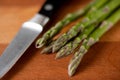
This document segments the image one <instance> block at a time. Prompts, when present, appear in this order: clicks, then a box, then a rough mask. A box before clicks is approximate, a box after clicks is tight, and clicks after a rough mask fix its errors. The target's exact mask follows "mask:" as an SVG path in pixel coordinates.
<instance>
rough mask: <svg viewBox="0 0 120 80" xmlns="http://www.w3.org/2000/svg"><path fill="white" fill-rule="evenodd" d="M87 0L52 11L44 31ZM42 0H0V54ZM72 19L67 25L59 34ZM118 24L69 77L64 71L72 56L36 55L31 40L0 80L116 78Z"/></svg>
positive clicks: (73, 0) (119, 39)
mask: <svg viewBox="0 0 120 80" xmlns="http://www.w3.org/2000/svg"><path fill="white" fill-rule="evenodd" d="M89 2H90V0H70V2H68V3H67V5H63V6H62V7H61V8H60V9H59V11H58V12H56V14H55V17H54V18H53V19H52V21H51V22H50V23H49V25H47V26H46V28H45V30H44V32H45V31H46V30H47V29H48V28H50V27H51V26H52V25H54V23H56V22H57V21H58V20H60V19H61V18H63V17H64V15H66V14H67V13H69V12H72V11H75V10H77V9H80V8H82V7H84V6H85V5H86V4H88V3H89ZM43 3H44V0H24V1H22V0H12V1H11V0H0V54H2V52H3V51H4V49H5V48H6V47H7V45H8V44H9V43H10V42H11V40H12V38H13V37H14V36H15V35H16V33H17V32H18V30H19V28H20V26H21V24H22V23H23V22H24V21H26V20H28V19H30V18H31V17H32V16H34V14H35V13H36V12H37V11H38V10H39V8H41V6H42V4H43ZM78 21H79V20H78ZM76 22H77V21H74V22H73V23H71V24H69V25H67V26H66V27H65V28H64V29H63V30H62V32H61V33H60V34H62V33H63V32H65V31H67V30H68V29H69V28H70V27H71V26H72V25H74V24H75V23H76ZM119 26H120V22H119V23H117V24H116V25H115V26H114V27H113V28H112V29H111V30H110V31H108V32H107V33H106V34H105V35H104V36H103V37H102V38H101V40H100V42H98V43H97V44H95V45H94V46H93V47H92V48H91V49H90V50H89V52H88V53H87V54H86V55H85V57H84V58H83V61H82V63H81V65H80V66H79V68H78V71H77V73H76V75H75V76H73V77H71V78H70V77H69V76H68V74H67V66H68V63H69V60H70V58H71V57H72V55H70V56H68V57H66V58H63V59H60V60H55V59H54V57H55V53H54V54H50V55H40V54H39V53H40V51H41V50H39V49H35V47H34V43H33V44H32V45H31V47H30V48H29V49H28V50H27V51H26V52H25V54H24V55H23V56H22V57H21V59H20V60H19V61H18V62H17V63H16V64H15V66H14V67H13V68H12V69H11V70H10V71H9V72H8V73H7V74H6V75H5V76H4V77H3V78H2V79H1V80H120V78H119V76H120V64H119V62H120V54H119V53H120V36H119V34H120V27H119ZM60 34H59V35H60ZM59 35H58V37H59ZM40 36H41V35H40Z"/></svg>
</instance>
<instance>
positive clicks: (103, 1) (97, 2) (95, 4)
mask: <svg viewBox="0 0 120 80" xmlns="http://www.w3.org/2000/svg"><path fill="white" fill-rule="evenodd" d="M108 1H109V0H95V1H93V2H91V4H90V5H88V6H87V7H85V8H83V9H80V10H78V11H76V12H74V13H71V14H72V15H71V16H70V17H71V18H73V17H74V15H73V14H76V13H78V12H84V13H82V14H79V17H80V16H82V15H85V13H86V15H88V14H89V13H92V12H94V11H95V10H97V9H99V8H100V7H102V6H103V5H104V4H106V3H107V2H108ZM88 9H89V10H88ZM68 15H69V14H68ZM68 15H67V16H68ZM79 17H77V16H76V18H74V20H75V19H77V18H79ZM65 19H66V17H65ZM65 19H63V20H64V21H65V22H67V20H65ZM67 19H68V18H67ZM63 20H61V21H63ZM68 20H70V19H68ZM61 21H60V22H61ZM70 22H71V21H69V23H70ZM58 23H59V22H58ZM58 23H57V24H58ZM57 24H56V25H57ZM57 27H58V26H57ZM61 27H63V25H62V26H61ZM53 28H54V27H53ZM54 30H56V29H54ZM59 30H60V29H59ZM49 31H52V28H51V29H50V30H48V31H47V32H46V33H45V34H44V35H43V37H42V38H40V39H38V41H37V42H36V45H37V48H40V46H38V45H42V44H44V42H45V44H46V42H47V38H48V37H50V36H48V37H47V38H45V37H44V36H47V35H48V32H49ZM85 33H86V32H85ZM88 33H89V32H88ZM50 34H51V33H50ZM83 34H84V33H83ZM54 35H55V34H54ZM81 37H82V35H81ZM41 39H44V40H43V41H41ZM48 39H50V38H48ZM52 42H54V43H55V41H52ZM78 44H79V43H78ZM53 45H54V44H51V45H49V46H48V47H46V48H45V49H43V51H42V53H46V52H52V50H51V49H52V46H53ZM69 50H70V49H69ZM53 52H54V51H53ZM62 52H63V50H62ZM65 52H67V51H65ZM68 52H69V51H68ZM60 53H61V51H60ZM58 57H59V56H56V58H58Z"/></svg>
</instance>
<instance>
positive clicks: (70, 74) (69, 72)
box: [68, 64, 75, 77]
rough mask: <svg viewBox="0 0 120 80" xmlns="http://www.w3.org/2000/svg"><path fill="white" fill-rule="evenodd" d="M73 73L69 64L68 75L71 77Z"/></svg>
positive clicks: (73, 70)
mask: <svg viewBox="0 0 120 80" xmlns="http://www.w3.org/2000/svg"><path fill="white" fill-rule="evenodd" d="M74 73H75V69H74V68H72V66H71V64H70V65H69V66H68V75H69V76H70V77H72V76H73V75H74Z"/></svg>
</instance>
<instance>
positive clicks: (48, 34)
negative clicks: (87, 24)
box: [36, 0, 108, 48]
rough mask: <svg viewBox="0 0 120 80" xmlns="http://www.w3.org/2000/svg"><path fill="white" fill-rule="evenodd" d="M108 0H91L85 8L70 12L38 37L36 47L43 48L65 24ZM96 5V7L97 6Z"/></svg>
mask: <svg viewBox="0 0 120 80" xmlns="http://www.w3.org/2000/svg"><path fill="white" fill-rule="evenodd" d="M107 1H108V0H95V1H93V2H91V3H90V4H89V5H88V6H86V7H85V8H83V9H80V10H78V11H76V12H74V13H70V14H68V15H67V16H66V17H65V18H64V19H63V20H61V21H59V22H58V23H57V24H56V25H55V26H54V27H52V28H51V29H50V30H48V31H47V32H46V33H45V34H44V35H43V36H42V38H40V39H38V40H37V42H36V48H41V47H42V46H44V45H45V44H46V43H47V42H48V40H50V39H51V38H52V37H54V36H55V35H56V34H57V33H58V32H59V31H60V30H61V29H62V28H63V26H65V25H67V24H68V23H70V22H72V21H74V20H76V19H77V18H79V17H80V16H82V15H84V14H85V13H87V12H88V10H89V9H90V8H91V9H90V11H89V12H91V11H93V10H95V9H97V8H99V7H100V6H101V5H103V4H104V3H106V2H107ZM95 6H96V7H95Z"/></svg>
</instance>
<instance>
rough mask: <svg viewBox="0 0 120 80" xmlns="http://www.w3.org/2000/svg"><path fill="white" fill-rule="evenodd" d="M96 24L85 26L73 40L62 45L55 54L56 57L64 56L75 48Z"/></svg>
mask: <svg viewBox="0 0 120 80" xmlns="http://www.w3.org/2000/svg"><path fill="white" fill-rule="evenodd" d="M95 26H97V25H96V24H93V25H91V26H90V27H88V28H86V29H85V30H84V31H83V32H82V33H81V34H79V35H78V36H77V37H76V38H75V39H74V40H73V41H70V42H69V43H67V44H66V45H65V46H64V47H62V48H61V49H60V50H59V51H58V53H57V54H56V59H58V58H61V57H65V56H67V55H69V54H70V53H72V52H73V51H74V50H75V48H77V47H78V46H79V44H80V42H81V41H82V40H84V39H85V38H87V36H88V35H89V34H90V33H91V32H92V31H93V30H94V29H95Z"/></svg>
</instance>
